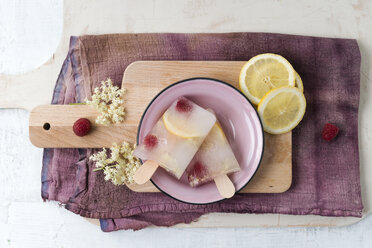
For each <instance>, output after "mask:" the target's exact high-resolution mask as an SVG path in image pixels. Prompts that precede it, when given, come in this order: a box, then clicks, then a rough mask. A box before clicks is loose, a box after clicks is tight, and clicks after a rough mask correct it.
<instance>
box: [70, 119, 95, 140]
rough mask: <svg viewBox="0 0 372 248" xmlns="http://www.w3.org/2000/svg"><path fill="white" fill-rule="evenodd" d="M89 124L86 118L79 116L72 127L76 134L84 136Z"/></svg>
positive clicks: (89, 126) (87, 131) (88, 129)
mask: <svg viewBox="0 0 372 248" xmlns="http://www.w3.org/2000/svg"><path fill="white" fill-rule="evenodd" d="M90 128H91V124H90V121H89V120H88V119H87V118H80V119H79V120H77V121H75V123H74V126H73V127H72V129H73V130H74V133H75V134H76V135H77V136H84V135H87V134H88V133H89V131H90Z"/></svg>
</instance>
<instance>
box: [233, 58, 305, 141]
mask: <svg viewBox="0 0 372 248" xmlns="http://www.w3.org/2000/svg"><path fill="white" fill-rule="evenodd" d="M239 84H240V89H241V90H242V92H243V93H244V94H245V95H246V96H247V97H248V99H249V100H250V101H251V102H252V103H253V104H255V105H258V106H257V111H258V114H259V116H260V118H261V121H262V124H263V127H264V129H265V131H266V132H268V133H271V134H281V133H286V132H289V131H291V130H292V129H293V128H295V127H296V126H297V125H298V123H299V122H300V121H301V120H302V118H303V116H304V114H305V109H306V100H305V96H304V94H303V84H302V80H301V77H300V76H299V75H298V73H297V72H296V71H295V70H294V69H293V67H292V65H291V64H290V63H289V62H288V61H287V60H286V59H285V58H283V57H282V56H280V55H277V54H272V53H265V54H260V55H257V56H255V57H253V58H252V59H250V60H249V61H248V62H247V63H246V64H245V65H244V66H243V68H242V70H241V72H240V77H239Z"/></svg>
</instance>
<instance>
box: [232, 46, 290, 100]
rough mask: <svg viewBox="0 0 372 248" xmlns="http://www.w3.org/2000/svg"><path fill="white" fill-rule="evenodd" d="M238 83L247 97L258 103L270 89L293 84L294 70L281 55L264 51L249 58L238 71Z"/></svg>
mask: <svg viewBox="0 0 372 248" xmlns="http://www.w3.org/2000/svg"><path fill="white" fill-rule="evenodd" d="M239 85H240V89H241V91H242V92H243V93H244V94H245V95H246V96H247V97H248V99H249V100H250V101H251V102H252V103H254V104H256V105H257V104H258V103H259V102H260V100H261V98H262V97H263V96H264V95H265V94H266V93H267V92H269V91H270V90H272V89H274V88H279V87H283V86H294V85H295V71H294V69H293V67H292V65H291V64H290V63H289V62H288V61H287V60H286V59H285V58H283V57H282V56H280V55H277V54H273V53H264V54H260V55H257V56H255V57H253V58H251V59H250V60H249V61H248V62H247V63H245V65H244V66H243V68H242V69H241V71H240V75H239Z"/></svg>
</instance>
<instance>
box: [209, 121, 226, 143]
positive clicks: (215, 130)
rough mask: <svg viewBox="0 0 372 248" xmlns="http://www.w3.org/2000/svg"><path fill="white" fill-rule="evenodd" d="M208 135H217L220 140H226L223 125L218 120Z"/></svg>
mask: <svg viewBox="0 0 372 248" xmlns="http://www.w3.org/2000/svg"><path fill="white" fill-rule="evenodd" d="M208 135H211V136H213V137H215V138H216V140H220V141H222V142H225V141H226V136H225V133H224V132H223V130H222V127H221V125H220V124H219V123H218V122H216V123H215V124H214V126H213V127H212V130H211V131H210V132H209V134H208Z"/></svg>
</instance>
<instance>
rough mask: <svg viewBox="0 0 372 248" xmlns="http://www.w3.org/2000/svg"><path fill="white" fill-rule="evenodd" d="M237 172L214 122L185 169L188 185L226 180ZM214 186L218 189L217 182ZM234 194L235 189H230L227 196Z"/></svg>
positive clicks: (228, 148)
mask: <svg viewBox="0 0 372 248" xmlns="http://www.w3.org/2000/svg"><path fill="white" fill-rule="evenodd" d="M237 171H240V166H239V163H238V161H237V160H236V158H235V155H234V153H233V151H232V149H231V147H230V144H229V142H228V140H227V138H226V136H225V133H224V131H223V130H222V128H221V126H220V124H219V123H218V122H216V123H215V124H214V126H213V128H212V129H211V131H210V132H209V134H208V136H207V137H206V138H205V140H204V142H203V143H202V145H201V146H200V148H199V150H198V152H197V153H196V154H195V157H194V158H193V160H192V161H191V163H190V165H189V167H188V168H187V178H188V181H189V184H190V185H191V186H192V187H196V186H199V185H201V184H204V183H207V182H210V181H213V180H215V179H217V178H219V179H218V180H221V179H222V178H224V180H228V178H226V177H227V176H226V175H228V174H230V173H233V172H237ZM216 184H217V187H219V185H218V183H217V182H216ZM231 184H232V183H231ZM230 187H231V185H230ZM219 191H220V189H219ZM231 191H233V192H231ZM234 193H235V187H234V189H230V193H229V194H230V195H231V194H232V195H233V194H234Z"/></svg>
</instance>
